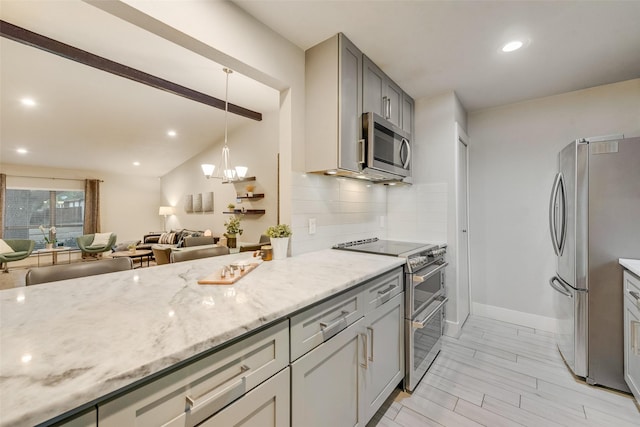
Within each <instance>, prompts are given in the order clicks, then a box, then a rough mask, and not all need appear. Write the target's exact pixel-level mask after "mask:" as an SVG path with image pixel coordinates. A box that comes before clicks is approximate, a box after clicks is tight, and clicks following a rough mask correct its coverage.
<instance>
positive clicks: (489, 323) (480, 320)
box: [463, 315, 535, 332]
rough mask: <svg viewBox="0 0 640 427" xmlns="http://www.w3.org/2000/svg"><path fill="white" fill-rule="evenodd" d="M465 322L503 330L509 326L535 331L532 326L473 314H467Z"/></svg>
mask: <svg viewBox="0 0 640 427" xmlns="http://www.w3.org/2000/svg"><path fill="white" fill-rule="evenodd" d="M466 324H471V325H483V326H484V327H485V328H487V329H490V328H494V329H497V330H503V329H505V328H510V329H517V330H522V331H529V332H534V331H535V329H534V328H530V327H528V326H522V325H516V324H515V323H508V322H503V321H501V320H495V319H490V318H488V317H482V316H473V315H472V316H469V319H468V320H467V322H466V323H465V325H466ZM463 329H464V328H463Z"/></svg>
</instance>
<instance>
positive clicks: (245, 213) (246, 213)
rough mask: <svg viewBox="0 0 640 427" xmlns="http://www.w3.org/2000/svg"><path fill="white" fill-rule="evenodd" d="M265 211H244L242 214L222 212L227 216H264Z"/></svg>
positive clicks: (238, 212) (240, 212)
mask: <svg viewBox="0 0 640 427" xmlns="http://www.w3.org/2000/svg"><path fill="white" fill-rule="evenodd" d="M266 212H267V211H266V210H264V209H246V210H245V211H244V212H243V211H240V210H237V211H233V212H222V213H223V214H227V215H264V214H265V213H266Z"/></svg>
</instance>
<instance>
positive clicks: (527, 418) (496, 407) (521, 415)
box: [482, 396, 562, 427]
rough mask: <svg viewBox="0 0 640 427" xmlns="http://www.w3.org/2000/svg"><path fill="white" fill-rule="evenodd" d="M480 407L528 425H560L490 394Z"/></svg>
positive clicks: (535, 426) (530, 426) (554, 426)
mask: <svg viewBox="0 0 640 427" xmlns="http://www.w3.org/2000/svg"><path fill="white" fill-rule="evenodd" d="M482 407H483V408H484V409H486V410H487V411H491V412H493V413H495V414H498V415H500V416H502V417H505V418H508V419H510V420H512V421H515V422H517V423H520V424H522V425H525V426H529V427H541V426H545V427H556V426H561V425H562V424H558V423H556V422H554V421H551V420H548V419H546V418H544V417H541V416H539V415H537V414H534V413H533V412H529V411H525V410H523V409H520V408H519V407H517V406H513V405H509V404H508V403H505V402H503V401H501V400H498V399H494V398H492V397H491V396H487V397H486V398H485V399H484V402H482Z"/></svg>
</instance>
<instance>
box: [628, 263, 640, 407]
mask: <svg viewBox="0 0 640 427" xmlns="http://www.w3.org/2000/svg"><path fill="white" fill-rule="evenodd" d="M630 292H634V293H636V292H640V280H638V279H636V278H635V277H633V276H632V275H631V274H630V273H629V272H627V271H625V272H624V379H625V381H626V383H627V385H628V386H629V388H630V389H631V392H632V393H633V395H634V396H635V398H636V400H637V401H639V402H640V309H639V308H638V305H637V299H636V297H635V295H632V294H630Z"/></svg>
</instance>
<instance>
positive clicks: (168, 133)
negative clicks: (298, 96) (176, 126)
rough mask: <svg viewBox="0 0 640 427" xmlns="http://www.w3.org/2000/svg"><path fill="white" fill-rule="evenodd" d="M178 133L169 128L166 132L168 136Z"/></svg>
mask: <svg viewBox="0 0 640 427" xmlns="http://www.w3.org/2000/svg"><path fill="white" fill-rule="evenodd" d="M177 134H178V133H177V132H176V131H175V130H170V131H168V132H167V135H169V136H176V135H177Z"/></svg>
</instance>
